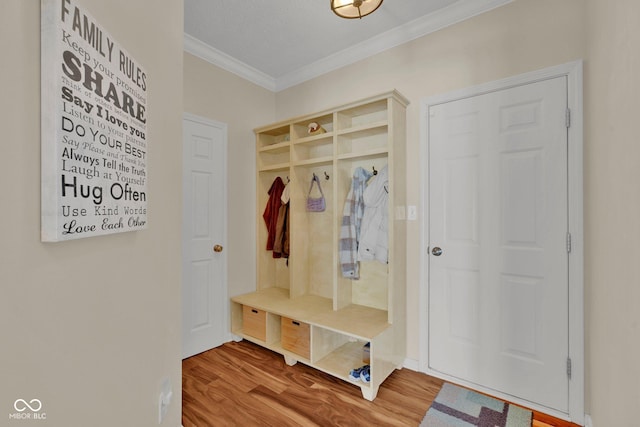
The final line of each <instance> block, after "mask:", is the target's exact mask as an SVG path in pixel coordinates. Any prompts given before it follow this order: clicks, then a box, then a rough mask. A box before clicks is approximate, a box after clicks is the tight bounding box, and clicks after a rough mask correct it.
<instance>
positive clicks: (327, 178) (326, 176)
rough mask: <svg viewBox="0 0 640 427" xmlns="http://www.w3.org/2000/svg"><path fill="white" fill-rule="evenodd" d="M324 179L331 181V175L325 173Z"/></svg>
mask: <svg viewBox="0 0 640 427" xmlns="http://www.w3.org/2000/svg"><path fill="white" fill-rule="evenodd" d="M324 179H326V180H327V181H328V180H329V175H327V171H324Z"/></svg>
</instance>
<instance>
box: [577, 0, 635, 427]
mask: <svg viewBox="0 0 640 427" xmlns="http://www.w3.org/2000/svg"><path fill="white" fill-rule="evenodd" d="M587 5H588V6H587V10H588V16H587V28H588V29H589V30H588V33H587V40H588V46H589V50H588V55H587V62H586V68H585V77H586V79H585V82H586V84H585V86H586V87H585V107H586V116H585V130H586V132H585V133H586V138H587V140H586V146H585V171H586V173H585V193H586V194H585V221H586V226H585V228H586V230H585V232H586V242H585V248H586V257H585V258H586V259H585V278H586V300H587V301H586V318H587V331H588V334H587V349H586V353H587V363H588V364H587V369H588V375H587V380H588V383H587V386H588V390H589V397H590V401H591V414H592V416H593V425H594V426H595V427H606V426H616V427H617V426H620V427H633V426H637V425H639V422H638V416H637V410H638V404H639V403H640V387H639V386H638V385H639V383H640V363H638V362H639V361H640V138H639V132H638V129H637V128H636V126H637V124H638V117H639V116H640V2H638V1H637V0H618V1H615V2H608V1H604V0H589V1H587Z"/></svg>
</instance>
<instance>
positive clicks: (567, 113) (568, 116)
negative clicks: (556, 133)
mask: <svg viewBox="0 0 640 427" xmlns="http://www.w3.org/2000/svg"><path fill="white" fill-rule="evenodd" d="M564 122H565V125H566V126H567V128H570V127H571V109H570V108H567V109H566V111H565V113H564Z"/></svg>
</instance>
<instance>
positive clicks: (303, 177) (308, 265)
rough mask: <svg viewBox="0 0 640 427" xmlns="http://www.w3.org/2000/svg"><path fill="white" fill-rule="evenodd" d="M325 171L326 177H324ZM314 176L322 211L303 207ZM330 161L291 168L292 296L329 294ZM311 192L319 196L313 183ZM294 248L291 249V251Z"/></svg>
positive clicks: (331, 211) (331, 229) (331, 254)
mask: <svg viewBox="0 0 640 427" xmlns="http://www.w3.org/2000/svg"><path fill="white" fill-rule="evenodd" d="M325 173H326V174H327V176H329V179H328V180H327V179H325ZM314 174H315V175H316V176H318V178H319V181H320V185H321V187H322V192H323V193H324V199H325V210H324V211H323V212H310V211H308V210H307V208H306V204H307V198H308V197H309V187H310V186H311V182H312V179H313V175H314ZM332 175H333V168H332V164H331V163H326V164H321V165H318V166H315V167H296V168H294V176H295V184H294V185H293V186H292V188H291V203H292V206H294V205H295V206H296V209H295V210H294V211H293V214H292V216H291V229H292V232H296V233H298V234H297V237H296V239H295V242H294V247H293V248H292V253H293V255H292V258H294V259H295V262H294V264H293V265H292V268H293V270H292V273H293V282H292V283H293V286H294V287H295V288H296V291H295V292H294V293H295V296H300V295H305V294H309V295H316V296H320V297H323V298H329V299H331V298H333V274H334V270H333V246H334V245H333V238H334V234H333V227H334V224H333V207H334V191H333V182H332V180H331V176H332ZM311 196H312V197H314V198H318V197H320V192H319V190H318V186H317V185H315V184H314V185H313V189H312V191H311ZM293 251H295V253H294V252H293Z"/></svg>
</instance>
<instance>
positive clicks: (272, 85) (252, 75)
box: [184, 33, 276, 92]
mask: <svg viewBox="0 0 640 427" xmlns="http://www.w3.org/2000/svg"><path fill="white" fill-rule="evenodd" d="M184 50H185V52H188V53H190V54H192V55H195V56H197V57H199V58H201V59H204V60H205V61H207V62H210V63H211V64H213V65H216V66H218V67H220V68H222V69H224V70H227V71H229V72H230V73H233V74H235V75H237V76H240V77H242V78H243V79H245V80H249V81H250V82H252V83H255V84H257V85H258V86H262V87H263V88H265V89H268V90H270V91H272V92H275V91H276V80H275V79H274V78H273V77H271V76H269V75H268V74H265V73H263V72H262V71H260V70H257V69H255V68H253V67H252V66H250V65H247V64H245V63H244V62H242V61H239V60H237V59H235V58H234V57H232V56H230V55H227V54H226V53H224V52H222V51H219V50H218V49H215V48H213V47H211V46H209V45H208V44H206V43H204V42H202V41H200V40H198V39H196V38H195V37H192V36H190V35H189V34H187V33H184Z"/></svg>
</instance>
